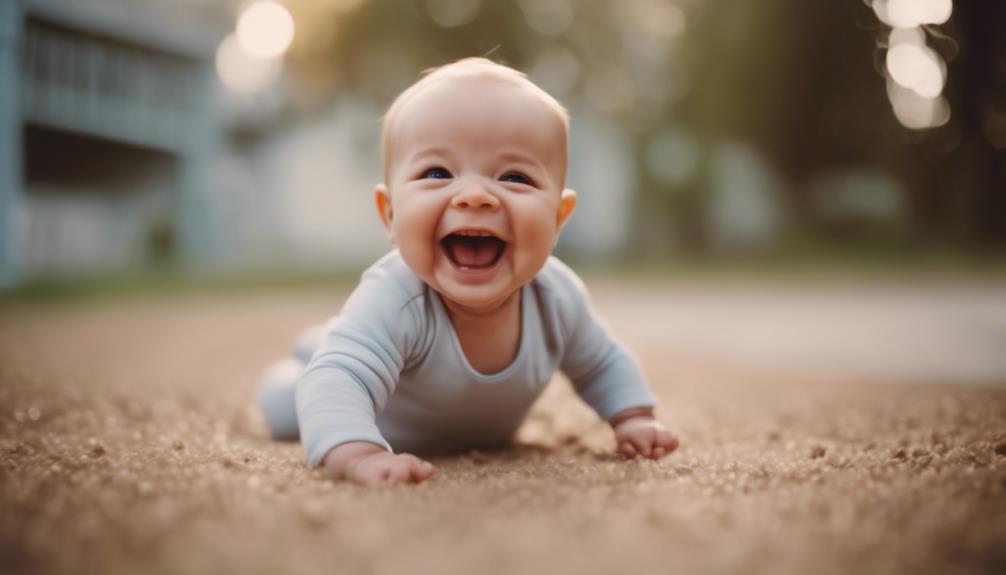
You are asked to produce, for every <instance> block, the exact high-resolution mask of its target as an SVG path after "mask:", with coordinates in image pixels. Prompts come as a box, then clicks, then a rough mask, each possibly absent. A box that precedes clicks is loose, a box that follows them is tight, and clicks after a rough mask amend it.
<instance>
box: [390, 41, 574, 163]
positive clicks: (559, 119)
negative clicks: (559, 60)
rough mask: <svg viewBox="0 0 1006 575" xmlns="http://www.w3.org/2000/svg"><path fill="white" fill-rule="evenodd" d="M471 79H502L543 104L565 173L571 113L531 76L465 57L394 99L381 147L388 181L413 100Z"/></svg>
mask: <svg viewBox="0 0 1006 575" xmlns="http://www.w3.org/2000/svg"><path fill="white" fill-rule="evenodd" d="M468 80H481V81H489V82H498V83H499V84H500V89H501V90H506V89H516V90H518V91H519V92H520V94H521V95H522V96H527V97H529V101H532V102H534V103H536V104H538V105H540V106H541V108H542V109H543V110H544V111H545V115H546V117H547V118H549V120H550V121H551V122H554V130H555V132H556V136H557V143H558V145H559V147H560V148H561V149H559V150H556V153H557V154H559V155H561V158H562V170H563V175H565V164H566V148H567V140H568V132H569V114H568V113H567V112H566V109H565V108H563V106H562V104H560V103H559V102H558V101H557V100H556V99H555V98H553V97H552V96H551V95H549V94H548V93H547V92H545V91H544V90H542V89H541V88H539V87H538V86H537V85H535V84H534V83H533V82H531V81H530V80H528V79H527V76H525V75H524V74H522V73H521V72H518V71H517V70H514V69H513V68H509V67H507V66H503V65H501V64H497V63H495V62H493V61H491V60H488V59H486V58H465V59H463V60H458V61H457V62H454V63H451V64H447V65H445V66H440V67H438V68H432V69H430V70H427V71H425V72H424V73H423V76H422V77H421V78H420V79H419V80H418V81H417V82H416V83H414V84H412V85H411V86H409V87H408V88H407V89H406V90H405V91H404V92H402V93H401V94H399V96H398V97H397V98H396V99H395V101H394V102H392V104H391V106H390V107H389V108H388V111H387V113H386V114H385V115H384V119H383V123H382V127H381V151H382V155H383V161H384V177H385V180H386V181H387V180H388V178H389V176H388V171H389V167H390V166H391V165H392V164H393V163H394V154H395V146H394V143H395V140H396V135H397V128H398V124H399V120H400V118H401V117H402V116H407V115H408V114H410V113H411V110H410V107H411V106H410V104H411V103H412V102H413V101H414V100H417V99H422V98H421V96H423V95H424V94H426V93H427V92H429V91H439V90H443V89H450V86H451V84H453V83H458V84H459V85H461V84H463V83H464V82H465V81H468Z"/></svg>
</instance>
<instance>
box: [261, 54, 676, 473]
mask: <svg viewBox="0 0 1006 575" xmlns="http://www.w3.org/2000/svg"><path fill="white" fill-rule="evenodd" d="M568 122H569V120H568V117H567V114H566V111H565V110H564V109H563V107H562V106H561V105H560V104H559V103H558V102H557V101H556V100H555V99H553V98H552V97H551V96H549V95H548V94H546V93H545V92H544V91H542V90H541V89H540V88H538V87H537V86H536V85H534V84H533V83H532V82H530V81H529V80H528V79H527V78H526V77H525V76H524V75H523V74H521V73H519V72H517V71H515V70H513V69H511V68H508V67H506V66H502V65H499V64H496V63H493V62H491V61H489V60H486V59H483V58H468V59H464V60H461V61H458V62H455V63H453V64H449V65H447V66H443V67H441V68H437V69H434V70H433V71H431V72H429V73H428V74H426V75H425V76H424V77H423V78H421V79H420V80H419V81H417V82H416V83H415V84H413V85H412V86H411V87H409V88H408V89H407V90H405V92H403V93H402V94H401V95H400V96H399V97H398V99H396V100H395V102H394V103H393V104H392V105H391V108H390V109H389V110H388V113H387V114H386V115H385V117H384V125H383V133H382V137H383V156H384V180H385V183H383V184H380V185H378V186H377V188H376V189H375V191H374V201H375V203H376V205H377V212H378V215H379V216H380V218H381V221H382V222H383V224H384V228H385V230H386V231H387V235H388V239H389V240H390V241H391V243H392V244H393V245H394V246H396V247H397V249H396V250H394V251H392V252H390V253H389V254H387V255H385V256H384V257H383V258H381V259H380V260H379V261H378V262H377V263H375V264H374V265H373V266H371V267H370V268H369V269H368V270H367V271H366V272H364V274H363V277H362V279H361V281H360V284H359V286H357V288H356V290H354V291H353V293H352V295H351V296H350V297H349V299H348V300H347V301H346V303H345V305H344V307H343V309H342V311H341V313H340V314H339V316H338V317H336V318H334V319H333V320H331V321H330V322H329V324H328V325H327V326H326V328H325V330H324V332H323V333H322V335H321V336H320V337H319V338H318V341H317V342H316V343H311V341H310V340H311V338H310V337H308V338H307V340H306V341H307V343H305V344H302V345H301V350H300V352H299V353H298V355H299V356H300V357H301V358H302V360H303V361H304V362H305V363H306V367H303V365H304V364H302V363H300V364H294V367H293V368H292V369H287V370H286V371H285V373H284V368H283V367H282V366H280V367H276V368H274V369H273V370H271V371H270V373H269V374H267V376H266V378H265V379H264V381H263V384H262V388H261V392H260V403H261V405H262V407H263V409H264V411H265V416H266V420H267V421H268V422H269V425H270V427H271V430H272V432H273V435H274V436H277V437H282V436H287V437H289V436H296V435H297V434H298V432H299V435H300V437H301V440H302V441H303V444H304V448H305V450H306V452H307V458H308V461H309V463H310V464H311V465H320V466H322V467H323V468H324V469H325V471H326V473H327V474H329V475H330V476H332V477H334V478H336V479H348V480H352V481H355V482H358V483H362V484H394V483H418V482H422V481H425V480H427V479H429V478H430V477H431V476H433V474H434V473H435V468H434V466H433V465H432V464H430V463H429V462H427V461H424V460H422V459H420V458H418V457H416V456H415V455H411V454H409V453H407V452H414V453H430V452H444V451H455V450H462V449H469V448H475V447H487V446H494V445H500V444H505V443H506V442H508V441H509V440H510V439H511V437H512V436H513V434H514V432H515V431H516V430H517V428H518V426H520V424H521V422H522V421H523V419H524V417H525V415H526V414H527V411H528V409H529V408H530V407H531V404H532V403H533V402H534V401H535V399H536V398H537V397H538V396H539V394H540V393H541V391H542V390H543V389H544V388H545V385H546V384H547V383H548V382H549V380H550V379H551V378H552V376H553V374H554V373H555V370H556V369H561V370H562V371H563V372H564V373H565V374H566V375H567V376H568V377H569V379H570V380H571V381H572V383H573V386H574V388H575V389H576V391H577V392H578V393H579V395H580V396H581V397H582V398H583V399H584V400H585V401H586V402H587V403H588V404H589V405H590V406H591V407H592V408H593V409H594V410H596V411H597V413H598V414H599V415H600V416H601V417H602V418H603V419H605V420H606V421H608V422H609V423H610V425H611V426H612V428H613V429H614V433H615V439H616V442H617V446H618V451H619V452H620V453H621V454H623V455H625V456H628V457H648V458H653V459H657V458H660V457H663V456H664V455H665V454H667V453H669V452H671V451H673V450H674V449H675V448H676V447H677V445H678V441H677V439H676V438H675V437H674V436H673V435H672V434H671V433H670V432H669V431H667V430H666V429H665V428H664V427H663V426H662V425H661V424H660V423H659V422H658V421H657V420H656V419H654V416H653V406H654V399H653V396H652V394H651V393H650V390H649V388H648V386H647V384H646V382H645V380H644V378H643V375H642V373H641V372H640V370H639V367H638V366H637V365H636V363H635V362H634V360H633V359H632V357H631V356H629V355H628V354H627V353H626V352H625V351H624V350H623V349H622V348H621V347H620V346H619V345H618V344H617V343H615V342H614V341H612V339H611V338H610V337H609V335H608V333H607V332H606V331H605V328H604V327H603V325H602V324H601V323H600V321H599V320H598V319H597V318H596V317H595V315H594V313H593V312H592V310H591V308H590V307H589V305H588V303H587V294H586V290H585V288H584V286H583V284H582V283H581V281H580V279H579V278H578V277H577V276H576V275H575V274H574V273H573V272H572V271H571V270H570V269H569V268H567V267H566V266H565V265H564V264H563V263H562V262H560V261H559V260H557V259H556V258H554V257H550V253H551V251H552V248H553V247H554V245H555V243H556V240H557V238H558V235H559V230H560V229H561V228H562V226H563V224H564V223H566V221H567V220H568V219H569V216H570V215H571V214H572V213H573V209H574V207H575V206H576V194H575V192H573V191H572V190H568V189H565V188H564V185H565V176H566V147H567V139H568ZM315 348H316V349H315ZM308 359H309V361H308ZM288 365H289V364H288ZM301 372H302V373H301ZM294 381H296V392H294V386H293V384H292V383H293V382H294Z"/></svg>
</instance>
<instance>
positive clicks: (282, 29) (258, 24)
mask: <svg viewBox="0 0 1006 575" xmlns="http://www.w3.org/2000/svg"><path fill="white" fill-rule="evenodd" d="M236 35H237V39H238V42H240V44H241V48H243V49H244V50H245V51H246V52H248V54H250V55H252V56H255V57H257V58H275V57H277V56H281V55H282V54H283V53H284V52H286V51H287V49H288V48H289V47H290V44H291V43H292V42H293V36H294V23H293V17H292V16H291V15H290V12H289V11H288V10H287V9H286V8H285V7H283V5H282V4H279V3H278V2H273V1H271V0H259V1H257V2H255V3H253V4H251V5H249V6H248V8H246V9H245V10H244V12H242V13H241V16H240V17H239V18H238V25H237V32H236Z"/></svg>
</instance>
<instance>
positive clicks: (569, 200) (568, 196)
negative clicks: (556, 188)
mask: <svg viewBox="0 0 1006 575" xmlns="http://www.w3.org/2000/svg"><path fill="white" fill-rule="evenodd" d="M574 211H576V192H575V191H573V190H570V189H566V190H563V191H562V196H560V197H559V209H558V211H556V214H555V224H556V228H555V229H556V231H558V230H561V229H562V227H563V226H564V225H566V221H567V220H569V216H571V215H573V212H574Z"/></svg>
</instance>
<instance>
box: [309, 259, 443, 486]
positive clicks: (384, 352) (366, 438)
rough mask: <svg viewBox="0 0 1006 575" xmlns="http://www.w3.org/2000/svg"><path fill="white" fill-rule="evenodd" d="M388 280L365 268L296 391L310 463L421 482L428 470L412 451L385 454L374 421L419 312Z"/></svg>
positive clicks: (349, 474)
mask: <svg viewBox="0 0 1006 575" xmlns="http://www.w3.org/2000/svg"><path fill="white" fill-rule="evenodd" d="M379 271H380V270H379ZM387 279H388V278H387V276H386V275H382V274H380V273H369V272H368V273H367V274H364V278H363V281H362V282H361V284H360V286H359V287H358V288H357V289H356V290H354V292H353V294H352V295H351V296H350V297H349V299H348V300H347V302H346V304H345V305H344V306H343V309H342V312H341V313H340V315H339V317H338V319H336V320H335V321H333V322H331V323H330V324H329V326H328V327H327V330H326V335H325V338H324V340H323V342H322V344H321V346H320V347H319V349H318V351H317V352H315V354H314V356H313V357H312V359H311V362H310V363H309V364H308V366H307V368H306V369H305V371H304V374H303V375H302V376H301V378H300V381H299V382H298V383H297V390H296V396H295V399H296V405H297V418H298V423H299V426H300V432H301V433H300V434H301V440H302V441H303V443H304V449H305V451H306V453H307V458H308V462H309V463H310V464H311V465H312V466H318V467H321V468H322V469H323V471H324V472H325V473H326V474H327V475H329V476H331V477H332V478H334V479H339V480H342V479H348V480H351V481H355V482H357V483H362V484H366V485H375V484H385V485H386V484H395V483H411V482H419V481H424V480H426V479H429V477H430V476H432V475H433V472H434V469H433V466H432V465H430V464H429V463H426V462H424V461H421V460H420V459H418V458H416V457H415V456H412V455H407V454H393V453H391V447H390V445H389V444H388V442H387V441H386V440H385V439H384V437H383V436H382V435H381V432H380V430H379V429H378V427H377V425H376V421H375V419H376V416H377V414H378V413H380V411H381V410H382V409H383V408H384V406H385V404H386V403H387V401H388V399H389V398H390V397H391V395H392V394H393V393H394V390H395V387H396V384H397V382H398V378H399V375H400V374H401V371H402V370H403V369H404V368H405V367H406V365H407V364H408V363H409V361H410V357H412V354H413V353H414V350H415V349H416V345H415V337H416V334H419V333H421V332H422V329H421V324H420V322H421V318H420V317H419V316H417V315H416V314H415V313H413V311H412V310H410V309H407V308H406V303H408V301H409V297H408V294H407V293H404V292H402V291H400V290H398V289H397V287H396V285H394V283H393V282H390V281H387Z"/></svg>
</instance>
